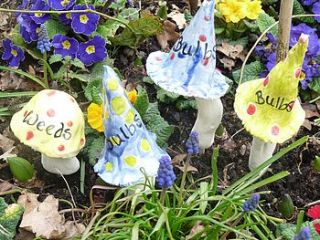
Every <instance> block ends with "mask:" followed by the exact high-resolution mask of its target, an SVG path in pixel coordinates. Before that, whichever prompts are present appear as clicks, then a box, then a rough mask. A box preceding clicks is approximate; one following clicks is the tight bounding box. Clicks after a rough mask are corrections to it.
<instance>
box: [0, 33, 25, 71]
mask: <svg viewBox="0 0 320 240" xmlns="http://www.w3.org/2000/svg"><path fill="white" fill-rule="evenodd" d="M2 43H3V54H2V60H5V61H7V62H8V64H9V66H10V67H18V66H19V64H20V62H21V61H23V60H24V52H23V51H22V49H21V48H19V47H18V46H16V45H14V44H13V42H12V41H11V40H10V39H5V40H3V41H2Z"/></svg>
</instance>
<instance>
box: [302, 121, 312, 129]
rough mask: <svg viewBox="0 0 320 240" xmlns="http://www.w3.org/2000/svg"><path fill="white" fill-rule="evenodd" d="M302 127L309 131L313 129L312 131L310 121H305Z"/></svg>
mask: <svg viewBox="0 0 320 240" xmlns="http://www.w3.org/2000/svg"><path fill="white" fill-rule="evenodd" d="M302 126H303V127H304V128H306V129H308V130H309V131H311V129H312V123H311V122H310V121H309V120H308V119H305V120H304V121H303V124H302Z"/></svg>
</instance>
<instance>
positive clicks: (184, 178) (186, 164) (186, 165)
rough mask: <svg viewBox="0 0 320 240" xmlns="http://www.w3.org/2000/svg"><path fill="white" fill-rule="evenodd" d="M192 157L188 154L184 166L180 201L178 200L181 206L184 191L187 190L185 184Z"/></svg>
mask: <svg viewBox="0 0 320 240" xmlns="http://www.w3.org/2000/svg"><path fill="white" fill-rule="evenodd" d="M190 159H191V155H190V154H188V156H187V159H186V162H185V165H184V168H183V174H182V178H181V184H180V196H179V202H178V206H179V207H181V204H182V201H183V197H184V192H185V189H184V187H185V184H186V177H187V173H188V167H189V163H190Z"/></svg>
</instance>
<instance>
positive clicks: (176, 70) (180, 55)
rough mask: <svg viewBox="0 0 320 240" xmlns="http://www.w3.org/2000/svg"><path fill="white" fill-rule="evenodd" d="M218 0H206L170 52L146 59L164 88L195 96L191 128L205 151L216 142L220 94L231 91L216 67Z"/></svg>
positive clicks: (148, 71) (150, 74)
mask: <svg viewBox="0 0 320 240" xmlns="http://www.w3.org/2000/svg"><path fill="white" fill-rule="evenodd" d="M214 5H215V1H214V0H212V1H209V0H205V1H204V2H203V4H202V6H201V7H200V9H199V11H198V12H197V14H196V15H195V16H194V18H193V19H192V21H191V22H190V25H189V26H188V27H186V29H185V30H184V32H183V33H182V36H181V37H180V38H179V40H178V41H177V42H176V43H175V45H174V46H173V48H172V49H171V51H170V52H169V53H165V52H161V51H157V52H153V53H151V54H150V55H149V57H148V59H147V65H146V67H147V73H148V75H149V76H150V77H151V78H152V80H153V81H154V82H155V83H156V84H157V85H159V86H160V87H162V88H163V89H165V90H167V91H169V92H174V93H177V94H180V95H184V96H189V97H195V98H196V101H197V106H198V114H197V120H196V122H195V125H194V126H193V129H192V131H195V132H198V133H199V145H200V148H201V149H202V150H204V149H206V148H208V147H210V146H211V145H212V144H213V142H214V135H215V131H216V129H217V128H218V126H219V124H220V122H221V119H222V113H223V107H222V103H221V100H220V97H221V96H223V95H224V94H225V93H226V91H227V90H228V84H227V83H226V81H225V77H224V76H223V75H222V74H221V73H220V72H219V71H217V70H216V45H215V33H214Z"/></svg>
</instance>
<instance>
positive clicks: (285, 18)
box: [277, 0, 293, 63]
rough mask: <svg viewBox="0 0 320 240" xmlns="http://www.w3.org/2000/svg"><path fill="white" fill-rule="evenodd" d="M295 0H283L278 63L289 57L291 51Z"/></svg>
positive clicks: (280, 17)
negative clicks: (290, 43)
mask: <svg viewBox="0 0 320 240" xmlns="http://www.w3.org/2000/svg"><path fill="white" fill-rule="evenodd" d="M292 9H293V0H282V1H281V5H280V16H279V40H278V46H277V63H278V62H280V61H282V60H284V59H285V58H286V57H287V54H288V51H289V40H290V30H291V21H292Z"/></svg>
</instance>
